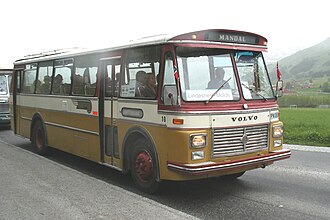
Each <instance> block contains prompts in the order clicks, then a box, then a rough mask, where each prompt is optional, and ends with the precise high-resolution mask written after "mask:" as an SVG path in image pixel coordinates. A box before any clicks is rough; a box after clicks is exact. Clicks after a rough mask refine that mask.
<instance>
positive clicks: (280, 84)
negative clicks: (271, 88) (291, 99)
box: [276, 80, 283, 97]
mask: <svg viewBox="0 0 330 220" xmlns="http://www.w3.org/2000/svg"><path fill="white" fill-rule="evenodd" d="M282 95H283V81H282V80H279V81H277V83H276V96H277V97H281V96H282Z"/></svg>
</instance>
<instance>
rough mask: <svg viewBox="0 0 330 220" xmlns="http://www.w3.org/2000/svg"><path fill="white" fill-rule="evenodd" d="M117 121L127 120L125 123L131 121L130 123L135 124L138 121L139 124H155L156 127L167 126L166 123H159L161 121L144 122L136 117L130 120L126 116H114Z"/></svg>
mask: <svg viewBox="0 0 330 220" xmlns="http://www.w3.org/2000/svg"><path fill="white" fill-rule="evenodd" d="M116 120H117V123H118V122H127V123H132V124H136V122H138V123H139V125H150V126H157V127H163V128H167V126H166V124H161V123H154V122H146V121H141V119H137V120H132V119H131V118H130V119H127V118H116Z"/></svg>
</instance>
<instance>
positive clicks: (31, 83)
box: [22, 64, 37, 93]
mask: <svg viewBox="0 0 330 220" xmlns="http://www.w3.org/2000/svg"><path fill="white" fill-rule="evenodd" d="M36 77H37V64H27V65H26V67H25V70H24V73H23V89H22V92H23V93H34V89H35V84H36V83H35V82H36Z"/></svg>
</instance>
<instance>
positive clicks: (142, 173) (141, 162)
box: [131, 139, 159, 193]
mask: <svg viewBox="0 0 330 220" xmlns="http://www.w3.org/2000/svg"><path fill="white" fill-rule="evenodd" d="M155 159H156V157H155V153H154V151H153V149H152V148H151V146H150V145H149V143H148V142H147V141H145V140H144V139H138V140H137V141H136V142H135V144H134V149H133V151H132V157H131V175H132V178H133V180H134V183H135V184H136V186H137V187H138V188H139V189H140V190H141V191H144V192H147V193H154V192H155V191H156V190H157V189H158V187H159V182H158V181H157V180H156V169H157V165H156V161H155Z"/></svg>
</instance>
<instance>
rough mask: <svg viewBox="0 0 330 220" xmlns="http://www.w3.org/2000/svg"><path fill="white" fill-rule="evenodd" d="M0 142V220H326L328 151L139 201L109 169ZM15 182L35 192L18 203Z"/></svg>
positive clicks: (125, 179)
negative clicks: (186, 219)
mask: <svg viewBox="0 0 330 220" xmlns="http://www.w3.org/2000/svg"><path fill="white" fill-rule="evenodd" d="M0 140H1V141H3V142H6V143H10V144H12V145H15V146H11V147H9V150H8V149H7V148H6V149H7V150H6V151H9V152H10V153H9V154H6V153H5V154H4V155H5V156H4V155H3V153H1V154H0V167H1V166H3V162H4V161H5V163H6V166H9V167H12V168H9V170H8V168H6V169H3V167H2V168H0V177H1V179H0V189H1V191H0V192H1V193H0V195H1V199H0V219H10V218H7V217H10V215H8V213H16V214H15V217H16V218H12V219H24V217H25V218H29V219H31V217H30V215H31V214H32V213H34V214H35V216H33V218H34V219H46V213H48V214H51V217H54V218H55V219H56V218H57V219H89V218H90V219H97V218H99V219H118V218H119V219H132V218H134V219H155V218H158V219H173V218H178V219H184V218H192V216H194V217H197V218H201V219H255V220H259V219H260V220H264V219H267V220H270V219H297V220H298V219H299V220H303V219H313V220H314V219H330V209H329V208H330V150H329V151H328V150H326V151H324V152H319V148H312V149H309V148H303V149H302V150H301V149H299V146H298V147H294V148H293V150H292V157H291V158H290V159H288V160H283V161H279V162H277V163H275V164H274V165H272V166H269V167H267V168H265V169H258V170H253V171H249V172H247V173H245V174H244V175H243V176H242V177H241V178H240V179H238V180H236V181H228V180H226V179H224V178H214V179H207V180H200V181H188V182H170V181H169V182H164V183H163V184H162V187H161V189H160V191H159V192H158V193H157V194H155V195H147V194H144V193H141V192H139V191H137V190H136V189H135V188H134V185H133V183H132V180H131V178H130V177H129V176H127V175H126V176H125V175H122V174H121V173H119V172H118V171H115V170H112V169H110V168H107V167H103V166H101V165H98V164H96V163H93V162H90V161H87V160H84V159H81V158H78V157H75V156H72V155H69V154H66V153H63V152H61V151H57V150H53V151H52V154H51V155H49V156H47V157H46V158H43V157H39V156H37V155H35V154H34V153H33V149H32V148H31V146H30V142H29V141H27V140H25V139H22V138H19V137H16V136H14V135H13V134H12V132H11V131H7V130H2V131H0ZM0 148H1V146H0ZM295 149H299V150H295ZM323 149H324V148H323ZM305 150H308V151H305ZM1 151H3V150H1ZM27 155H29V156H27ZM28 158H30V159H28ZM8 164H9V165H8ZM17 164H19V165H17ZM16 166H18V167H16ZM25 169H27V170H25ZM49 169H51V170H56V172H55V173H54V174H51V173H49ZM49 175H50V176H49ZM22 178H23V179H24V180H25V179H27V181H28V182H29V183H30V184H32V186H33V185H35V186H34V187H32V189H30V188H29V189H28V191H29V192H28V193H27V194H26V195H24V196H22V195H21V197H20V195H17V196H16V195H15V192H16V191H17V192H18V194H19V193H20V192H22V191H24V184H23V183H22ZM34 183H36V184H34ZM2 185H9V189H7V188H3V186H2ZM8 190H9V191H8ZM126 194H127V195H126ZM3 195H5V197H4V196H3ZM3 198H5V199H3ZM18 198H19V201H17V199H18ZM4 201H5V202H4ZM39 204H45V205H44V206H41V207H39ZM149 205H150V207H151V208H150V207H149ZM45 207H46V208H45ZM48 209H50V210H48ZM158 209H159V210H162V211H160V212H159V213H158V214H153V213H155V212H157V211H156V210H158ZM45 210H46V211H45ZM47 210H48V211H47ZM175 210H178V211H179V212H178V213H176V211H175ZM167 212H168V213H169V214H168V213H167ZM184 213H186V214H187V215H185V214H184ZM48 214H47V215H48ZM189 215H190V216H189ZM172 216H173V218H172ZM48 217H49V216H48ZM48 217H47V219H49V218H48ZM120 217H122V218H120Z"/></svg>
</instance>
